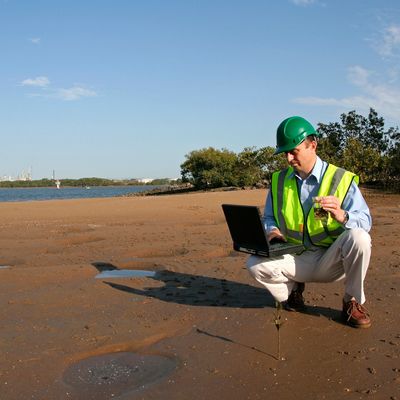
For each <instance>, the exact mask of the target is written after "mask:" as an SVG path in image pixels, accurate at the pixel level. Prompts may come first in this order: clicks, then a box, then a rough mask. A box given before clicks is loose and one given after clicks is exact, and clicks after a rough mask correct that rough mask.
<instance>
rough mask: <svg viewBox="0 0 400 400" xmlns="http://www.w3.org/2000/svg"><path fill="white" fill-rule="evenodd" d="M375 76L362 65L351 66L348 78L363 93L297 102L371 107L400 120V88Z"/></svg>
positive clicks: (354, 107) (312, 98)
mask: <svg viewBox="0 0 400 400" xmlns="http://www.w3.org/2000/svg"><path fill="white" fill-rule="evenodd" d="M373 76H374V73H373V72H372V71H368V70H366V69H365V68H363V67H361V66H353V67H350V68H349V71H348V80H349V82H350V83H351V84H352V85H354V86H355V87H357V88H358V89H359V90H360V91H361V93H360V94H359V95H356V96H350V97H343V98H332V97H330V98H324V97H298V98H295V99H293V101H294V102H295V103H298V104H305V105H312V106H331V107H332V106H333V107H337V108H341V109H345V110H346V109H347V110H348V109H359V110H363V111H368V110H369V108H370V107H372V108H374V109H376V110H377V111H378V112H380V113H382V114H384V115H386V116H388V117H390V118H394V119H396V120H400V88H399V87H395V86H393V85H388V84H386V83H380V82H379V83H375V82H372V81H371V77H373Z"/></svg>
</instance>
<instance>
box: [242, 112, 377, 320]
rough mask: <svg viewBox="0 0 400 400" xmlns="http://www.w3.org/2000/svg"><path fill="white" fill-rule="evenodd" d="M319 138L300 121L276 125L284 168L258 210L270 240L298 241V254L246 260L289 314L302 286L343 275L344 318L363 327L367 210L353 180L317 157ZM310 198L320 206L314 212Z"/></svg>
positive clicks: (299, 301) (297, 305)
mask: <svg viewBox="0 0 400 400" xmlns="http://www.w3.org/2000/svg"><path fill="white" fill-rule="evenodd" d="M317 136H318V133H317V131H316V130H315V129H314V128H313V126H312V125H311V124H310V123H309V122H308V121H307V120H305V119H304V118H301V117H297V116H295V117H290V118H287V119H285V120H284V121H283V122H282V123H281V124H280V125H279V127H278V129H277V149H276V152H275V154H279V153H285V154H286V158H287V161H288V163H289V168H287V169H285V170H282V171H278V172H275V173H274V174H273V176H272V184H271V189H270V191H269V193H268V196H267V201H266V205H265V211H264V224H265V226H266V230H267V236H268V240H269V241H271V240H272V239H274V238H276V239H279V240H285V241H286V240H287V241H289V242H293V243H302V244H303V245H304V251H303V252H302V253H301V254H296V255H289V254H287V255H284V256H282V257H277V258H263V257H260V256H251V257H250V258H249V259H248V262H247V268H248V270H249V272H250V274H251V275H252V276H253V277H254V278H255V279H256V280H257V281H258V282H259V283H261V284H262V285H264V286H265V287H266V288H267V289H268V290H269V291H270V292H271V294H272V295H273V296H274V298H275V299H276V300H277V301H280V302H284V304H285V307H286V308H287V309H288V310H291V311H300V310H302V309H304V308H305V305H304V298H303V291H304V288H305V284H304V283H305V282H333V281H337V280H340V279H343V278H345V284H344V296H343V316H344V318H345V321H346V323H347V324H349V325H350V326H353V327H355V328H369V327H370V326H371V320H370V317H369V315H368V313H367V311H366V309H365V308H364V307H363V306H362V304H363V303H364V302H365V295H364V279H365V276H366V273H367V269H368V265H369V260H370V256H371V238H370V236H369V233H368V232H369V231H370V229H371V222H372V221H371V216H370V212H369V209H368V206H367V204H366V202H365V200H364V198H363V196H362V194H361V192H360V190H359V188H358V186H357V183H358V177H357V176H356V175H354V174H353V173H351V172H349V171H345V170H344V169H342V168H338V167H336V166H334V165H331V164H328V163H326V162H324V161H322V160H321V159H320V158H319V157H318V156H317V153H316V150H317V141H316V138H317ZM315 198H316V200H317V203H319V204H317V206H319V207H321V208H322V210H321V209H320V210H318V211H319V212H317V211H316V208H315V206H316V204H313V199H314V201H315ZM324 210H325V211H324ZM321 211H322V214H324V213H325V215H322V217H321V216H320V214H321Z"/></svg>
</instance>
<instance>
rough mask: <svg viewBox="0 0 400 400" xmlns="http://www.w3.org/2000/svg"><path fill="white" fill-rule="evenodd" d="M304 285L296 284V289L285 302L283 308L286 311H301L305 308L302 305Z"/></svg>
mask: <svg viewBox="0 0 400 400" xmlns="http://www.w3.org/2000/svg"><path fill="white" fill-rule="evenodd" d="M304 288H305V284H304V283H300V282H298V283H297V287H296V289H294V290H292V292H291V293H290V295H289V298H288V299H287V301H286V302H285V308H286V310H288V311H303V310H304V309H305V308H306V306H305V304H304V297H303V292H304Z"/></svg>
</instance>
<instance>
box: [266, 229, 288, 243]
mask: <svg viewBox="0 0 400 400" xmlns="http://www.w3.org/2000/svg"><path fill="white" fill-rule="evenodd" d="M272 239H278V240H281V241H283V242H286V241H287V240H286V239H285V237H284V236H283V235H282V233H281V231H280V230H279V229H273V230H272V231H271V232H270V233H269V234H268V242H270V241H271V240H272Z"/></svg>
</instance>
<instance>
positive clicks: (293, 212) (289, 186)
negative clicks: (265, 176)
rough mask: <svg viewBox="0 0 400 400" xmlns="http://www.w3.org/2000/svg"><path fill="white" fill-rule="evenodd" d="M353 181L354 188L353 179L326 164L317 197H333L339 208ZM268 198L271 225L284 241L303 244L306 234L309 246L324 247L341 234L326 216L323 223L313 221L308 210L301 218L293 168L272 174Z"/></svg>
mask: <svg viewBox="0 0 400 400" xmlns="http://www.w3.org/2000/svg"><path fill="white" fill-rule="evenodd" d="M353 181H354V182H355V183H356V184H358V177H357V176H356V175H354V174H353V173H351V172H349V171H346V170H344V169H342V168H338V167H336V166H334V165H332V164H329V165H328V167H327V169H326V170H325V173H324V176H323V178H322V181H321V185H320V188H319V191H318V196H329V195H333V196H336V197H338V198H339V200H340V204H342V203H343V200H344V198H345V197H346V194H347V192H348V190H349V188H350V185H351V183H352V182H353ZM271 194H272V207H273V212H274V217H275V221H276V223H277V226H278V227H279V229H280V231H281V232H282V234H283V235H284V236H285V237H286V238H287V240H288V241H290V242H292V243H299V244H301V243H304V235H305V232H306V231H307V232H308V235H309V237H310V241H311V243H313V244H314V245H316V246H323V247H327V246H330V245H331V244H332V243H333V242H334V241H335V239H336V238H337V237H338V236H339V235H340V234H341V233H342V232H343V230H344V228H343V227H342V225H341V224H339V223H338V222H337V221H336V220H334V219H333V218H332V217H331V216H330V214H329V216H328V219H327V221H325V222H322V221H321V220H319V219H315V217H314V209H313V208H311V209H310V211H309V213H308V215H305V213H304V210H303V208H302V205H301V202H300V196H299V193H298V190H297V182H296V177H295V176H294V175H293V168H291V167H290V168H287V169H285V170H282V171H278V172H274V174H273V175H272V183H271Z"/></svg>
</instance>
